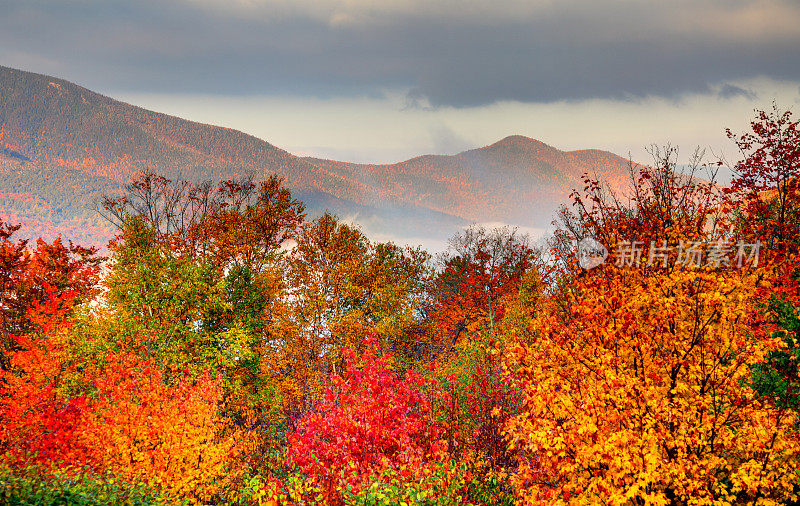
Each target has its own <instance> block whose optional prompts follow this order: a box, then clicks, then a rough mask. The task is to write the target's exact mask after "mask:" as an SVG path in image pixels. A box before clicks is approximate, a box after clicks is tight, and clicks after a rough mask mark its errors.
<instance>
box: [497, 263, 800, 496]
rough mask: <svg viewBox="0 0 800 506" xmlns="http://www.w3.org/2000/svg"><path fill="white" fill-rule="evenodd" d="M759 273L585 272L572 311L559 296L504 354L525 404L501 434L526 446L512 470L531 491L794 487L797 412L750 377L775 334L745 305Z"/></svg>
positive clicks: (718, 491) (690, 492) (648, 492)
mask: <svg viewBox="0 0 800 506" xmlns="http://www.w3.org/2000/svg"><path fill="white" fill-rule="evenodd" d="M756 281H757V276H756V275H754V274H746V273H741V272H734V271H731V272H728V273H720V272H716V273H712V272H700V271H694V272H674V273H672V274H671V275H669V276H667V275H663V274H662V275H659V274H652V275H650V276H645V277H644V278H641V277H639V276H638V275H637V274H634V273H631V272H627V271H617V270H608V271H607V272H606V275H605V279H601V278H592V277H586V278H583V279H582V280H581V281H580V282H579V285H578V287H577V289H576V291H575V292H574V295H570V298H571V300H570V301H569V303H570V304H572V305H573V308H574V309H575V310H574V311H572V312H571V313H568V314H567V315H566V316H565V315H564V313H561V312H559V311H558V307H557V306H556V305H551V306H550V307H548V308H547V309H546V311H545V312H544V314H542V315H541V316H539V317H537V318H535V319H534V320H533V322H532V329H533V333H534V335H535V336H537V337H536V339H534V340H533V341H531V342H528V343H521V344H520V345H518V346H516V347H514V348H512V350H511V353H510V354H509V360H510V362H509V365H510V366H511V367H512V368H516V370H517V374H518V378H517V380H516V381H517V385H518V386H519V387H520V388H522V389H524V397H525V398H524V405H525V406H526V409H525V410H524V411H523V412H522V413H520V414H519V415H517V416H516V417H513V418H512V419H511V421H510V423H509V425H508V427H507V437H508V439H509V440H510V441H511V443H512V444H513V445H514V446H515V447H516V448H518V449H520V450H521V451H522V454H521V455H522V456H521V458H520V460H519V464H520V467H519V474H518V475H517V477H516V478H514V482H515V484H516V485H517V486H519V487H520V488H521V491H522V493H523V494H524V496H525V497H526V499H527V500H529V501H531V502H534V503H547V502H551V501H556V502H558V501H557V500H556V498H561V499H560V500H564V498H565V497H570V498H571V500H577V501H583V502H594V501H599V500H601V498H602V500H604V501H610V502H611V503H615V504H623V503H625V502H626V501H628V500H630V499H632V498H638V499H639V500H646V501H651V502H654V503H659V502H662V503H663V502H665V501H666V502H669V500H671V499H670V498H671V497H687V498H690V502H692V501H693V502H692V503H693V504H702V503H704V502H707V501H710V500H711V498H716V500H719V501H722V503H723V504H728V502H727V501H729V500H730V499H729V498H730V497H734V496H735V495H736V494H737V493H739V492H740V491H743V493H748V492H747V490H751V489H750V488H749V487H750V486H749V485H748V481H752V480H755V481H756V482H758V483H761V484H763V483H767V482H769V483H772V484H773V485H772V486H771V487H769V488H768V489H764V488H763V487H762V488H760V489H759V490H760V493H761V494H765V495H766V497H773V498H786V497H789V496H790V495H791V492H792V491H791V487H788V486H786V483H788V481H791V479H792V477H791V476H789V475H790V474H791V472H790V471H789V469H790V468H791V466H790V465H787V463H788V462H789V461H791V459H794V458H797V457H798V456H800V453H798V452H799V451H800V449H799V448H798V446H797V443H796V441H794V439H793V438H792V437H791V433H790V432H787V431H789V429H790V427H791V424H792V423H793V422H792V420H793V415H791V414H789V413H786V412H782V411H780V410H778V409H776V408H775V407H774V406H772V405H771V404H769V403H768V402H765V401H764V400H763V399H759V398H758V397H757V396H756V395H755V393H754V392H753V391H752V390H750V389H749V388H748V387H746V386H744V385H746V384H747V381H748V378H749V377H750V374H751V370H752V369H751V368H752V366H753V365H754V364H757V363H759V362H760V361H761V360H763V358H764V356H765V353H766V351H767V350H770V349H776V347H779V346H781V345H780V343H779V342H777V341H776V340H775V339H773V338H770V337H769V336H768V335H765V334H764V333H762V332H761V331H759V330H754V329H751V328H748V327H747V322H746V320H745V319H743V318H742V315H744V314H747V313H749V312H750V311H751V310H752V307H753V306H752V304H753V301H754V295H755V293H756V292H755V284H756ZM613 297H616V298H618V303H617V304H606V303H604V301H607V300H610V299H611V298H613ZM551 304H552V303H551ZM665 304H667V305H672V306H674V307H675V311H668V312H666V313H664V312H662V311H661V309H662V307H663V306H664V305H665ZM742 333H746V334H749V335H750V336H751V337H750V339H748V340H747V341H745V342H742V341H741V340H740V338H739V336H740V335H741V334H742ZM778 447H780V448H781V450H780V452H775V451H774V450H775V449H776V448H778ZM765 450H766V452H765ZM754 463H758V465H756V464H754ZM759 466H760V467H759ZM537 476H538V477H541V478H540V479H536V480H533V479H534V478H535V477H537ZM532 480H533V481H532ZM787 480H788V481H787Z"/></svg>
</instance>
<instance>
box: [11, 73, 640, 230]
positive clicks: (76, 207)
mask: <svg viewBox="0 0 800 506" xmlns="http://www.w3.org/2000/svg"><path fill="white" fill-rule="evenodd" d="M627 166H628V163H627V161H625V160H624V159H622V158H620V157H618V156H616V155H613V154H611V153H608V152H603V151H595V150H586V151H572V152H564V151H560V150H558V149H556V148H553V147H551V146H548V145H546V144H543V143H541V142H538V141H535V140H533V139H529V138H526V137H521V136H513V137H508V138H506V139H503V140H501V141H499V142H497V143H495V144H492V145H491V146H486V147H484V148H480V149H474V150H470V151H466V152H463V153H460V154H458V155H454V156H439V155H426V156H421V157H417V158H413V159H411V160H407V161H404V162H400V163H396V164H391V165H364V164H351V163H346V162H336V161H331V160H321V159H315V158H300V157H297V156H294V155H292V154H290V153H288V152H286V151H284V150H282V149H280V148H278V147H276V146H273V145H271V144H269V143H268V142H265V141H263V140H260V139H258V138H256V137H253V136H251V135H247V134H245V133H242V132H239V131H236V130H232V129H229V128H222V127H216V126H212V125H206V124H201V123H195V122H192V121H187V120H184V119H181V118H177V117H174V116H169V115H166V114H160V113H157V112H152V111H148V110H145V109H142V108H140V107H136V106H132V105H129V104H126V103H123V102H119V101H116V100H113V99H111V98H109V97H105V96H103V95H100V94H97V93H95V92H92V91H90V90H88V89H85V88H82V87H80V86H78V85H75V84H73V83H70V82H67V81H64V80H61V79H57V78H53V77H48V76H43V75H39V74H33V73H29V72H24V71H20V70H15V69H11V68H7V67H0V215H1V216H3V217H5V218H6V219H9V220H11V221H20V222H22V223H23V224H24V229H23V234H24V235H28V236H32V237H35V236H38V235H43V236H52V235H54V234H55V233H57V232H61V233H63V234H64V235H65V236H66V237H67V238H70V239H75V240H80V241H83V242H93V243H103V242H104V241H105V240H106V239H107V238H108V237H109V234H110V230H109V229H108V227H107V225H105V224H104V223H103V222H102V221H101V220H100V219H99V218H98V217H97V216H95V215H94V214H93V212H92V211H90V210H89V206H90V204H91V202H92V201H93V200H95V199H97V198H98V197H99V196H100V195H102V194H106V193H114V192H116V191H118V190H119V188H120V186H121V185H122V184H123V183H124V182H126V181H128V180H130V178H131V177H132V176H133V175H134V174H135V173H136V172H138V171H139V170H142V169H155V170H157V171H158V172H161V173H163V174H166V175H167V176H169V177H177V176H180V177H184V178H188V179H192V180H202V179H212V180H220V179H227V178H230V177H234V176H237V175H241V174H244V173H251V172H252V173H254V174H255V175H256V176H262V175H265V174H272V173H275V174H278V175H279V176H280V177H282V178H284V180H285V182H286V184H287V186H288V187H289V188H291V189H292V191H293V192H294V193H295V194H296V195H297V196H299V197H300V198H301V199H303V200H304V201H305V202H306V204H307V206H308V207H309V210H310V211H311V214H317V213H319V212H321V211H322V210H323V209H331V210H333V211H335V212H337V213H339V214H340V215H341V216H345V217H350V218H353V219H355V220H357V221H359V222H360V223H362V224H363V226H364V227H365V229H366V230H367V231H368V232H372V233H381V234H386V235H391V236H396V237H437V238H441V237H443V236H447V235H449V234H450V232H451V231H452V230H453V229H454V228H455V227H457V226H461V225H464V224H466V223H468V222H471V221H503V222H508V223H514V224H519V225H523V226H546V225H547V224H548V223H549V222H550V220H551V219H552V213H553V211H554V210H555V209H556V208H557V206H558V205H559V204H560V203H562V202H564V201H565V199H566V196H567V195H568V193H569V191H570V190H571V189H572V188H574V187H578V186H580V185H581V181H580V177H581V175H582V174H583V173H584V172H590V173H597V174H600V175H602V176H604V177H607V178H609V179H610V180H612V181H615V182H619V183H620V184H621V182H622V181H623V178H624V176H625V174H626V173H627Z"/></svg>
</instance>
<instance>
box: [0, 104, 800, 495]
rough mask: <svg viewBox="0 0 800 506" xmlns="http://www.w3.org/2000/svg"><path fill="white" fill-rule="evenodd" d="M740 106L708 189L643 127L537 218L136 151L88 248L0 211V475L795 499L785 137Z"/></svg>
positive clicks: (798, 391) (35, 481)
mask: <svg viewBox="0 0 800 506" xmlns="http://www.w3.org/2000/svg"><path fill="white" fill-rule="evenodd" d="M154 128H158V126H157V125H155V126H154ZM751 130H752V131H751V132H749V133H745V134H740V135H734V134H729V136H730V137H731V138H733V139H734V141H735V142H736V144H737V146H738V147H739V148H740V150H741V152H742V160H741V161H739V162H738V163H737V164H736V166H735V171H736V174H737V175H736V177H735V178H734V179H733V181H732V182H731V184H730V185H729V186H727V187H725V186H724V185H722V184H719V183H717V182H714V181H713V180H707V179H704V178H703V174H704V173H703V167H704V165H703V157H702V153H699V152H698V153H696V154H695V156H694V157H692V159H691V160H690V164H689V169H688V170H687V171H680V170H678V169H677V166H678V165H677V164H678V153H677V151H676V150H675V149H673V148H670V147H667V148H666V149H663V150H658V149H653V150H652V154H653V155H654V160H653V163H652V164H650V165H646V166H645V165H639V164H634V163H631V166H630V171H631V181H630V187H629V191H628V192H627V193H625V194H620V193H619V192H618V191H617V190H618V189H619V182H618V181H614V182H611V184H610V185H609V184H607V182H604V181H600V180H594V179H592V178H591V177H589V176H588V175H587V176H585V177H584V182H585V185H584V187H583V188H582V189H578V190H576V191H575V192H574V193H573V195H572V200H573V205H572V206H571V208H570V209H564V210H563V211H562V212H561V213H560V216H559V217H560V220H561V221H560V224H559V226H558V229H557V230H556V231H555V232H554V233H553V234H552V235H551V236H550V237H548V238H546V240H543V241H540V242H539V243H536V244H534V243H532V242H531V241H530V239H529V238H527V237H526V236H524V235H522V234H519V233H518V232H517V231H515V230H511V229H508V228H506V229H496V230H488V229H485V228H481V227H471V228H469V229H466V230H464V231H461V232H460V233H458V234H456V235H455V236H454V237H453V239H452V240H451V241H450V243H449V246H448V248H447V250H446V251H444V252H442V253H440V254H438V255H435V256H432V255H430V254H428V253H427V252H425V251H424V250H422V249H421V248H412V247H400V246H397V245H395V244H392V243H382V242H375V241H373V240H371V239H370V238H369V237H367V236H366V235H365V234H364V233H363V232H362V231H361V230H360V229H359V228H358V227H357V226H355V225H352V224H349V223H346V222H343V221H342V220H339V219H338V218H337V217H335V216H333V215H331V214H327V213H324V214H321V215H319V216H317V217H307V216H306V212H305V209H304V206H303V205H302V204H301V203H300V202H299V201H297V200H295V199H294V198H293V197H292V195H291V193H290V192H289V191H288V190H286V188H284V187H283V183H282V181H280V180H279V179H278V178H277V177H271V178H267V179H266V180H265V181H263V182H257V181H255V180H254V179H253V178H248V177H245V178H240V179H236V180H231V181H222V182H219V183H215V184H212V183H200V184H198V183H191V182H187V181H181V180H173V179H170V178H169V177H167V176H165V175H158V174H156V173H155V172H152V171H147V172H144V173H141V174H140V175H139V176H138V177H137V178H135V179H134V180H133V181H132V182H131V183H130V184H129V185H128V186H127V187H126V192H127V193H125V194H123V195H121V196H109V197H107V198H106V199H104V200H103V207H102V209H101V211H102V212H103V213H104V214H105V215H106V216H107V217H108V218H109V219H110V220H111V222H112V223H113V224H114V225H115V226H116V227H117V232H118V235H117V237H116V239H115V240H114V241H113V242H112V243H111V244H110V245H109V251H110V259H108V261H107V262H106V263H105V264H104V263H103V262H104V260H103V259H101V258H99V257H98V256H97V251H95V250H93V249H86V248H82V247H80V246H75V245H72V244H66V245H65V244H64V243H63V242H62V241H60V240H55V241H53V242H50V243H48V242H44V241H39V242H37V243H36V244H35V245H33V244H28V243H27V242H25V241H18V240H16V239H15V238H14V233H15V232H16V231H17V228H16V226H12V225H9V224H6V223H2V222H0V267H2V268H1V269H0V282H2V290H3V291H2V294H1V295H0V318H2V319H1V320H0V324H2V328H0V332H1V333H2V343H3V347H2V350H1V351H2V362H0V365H1V366H2V367H0V420H2V424H0V478H1V479H0V502H2V501H4V502H9V503H25V501H33V500H34V499H33V497H34V496H35V497H36V498H39V499H41V498H45V499H42V500H41V501H40V502H45V503H48V504H49V503H58V502H59V501H61V502H65V501H66V502H69V500H68V499H65V497H77V495H80V496H81V497H86V496H90V497H96V499H95V502H99V503H102V502H103V501H105V502H109V503H130V504H154V503H156V504H163V503H167V504H261V505H277V504H332V505H340V504H381V505H384V504H385V505H389V504H406V505H410V504H426V505H427V504H448V505H449V504H475V505H510V504H618V505H646V504H653V505H660V504H663V505H689V504H696V505H700V504H718V505H728V504H731V505H732V504H794V503H796V502H797V501H798V500H799V499H800V498H799V497H798V491H800V480H798V475H797V471H796V469H797V467H798V463H800V432H798V427H799V426H800V419H799V418H798V414H800V411H799V410H800V379H798V370H799V369H798V363H799V362H798V361H800V344H798V343H800V316H798V315H799V314H800V310H798V308H800V290H799V289H798V280H800V269H798V264H797V259H798V256H797V255H798V248H799V247H800V220H798V210H800V200H799V197H800V195H798V192H797V177H798V175H799V174H798V172H799V171H800V165H798V163H799V162H798V160H800V135H798V123H797V122H796V121H792V117H791V114H790V113H789V112H786V113H783V112H779V111H778V109H777V108H775V109H774V110H773V111H772V112H763V113H761V112H760V113H758V116H757V117H756V119H755V120H754V121H753V123H752V125H751ZM496 148H497V149H500V148H503V147H502V146H499V147H496ZM714 166H715V164H714V163H711V164H708V167H710V169H711V170H712V171H713V169H714ZM712 179H713V178H712ZM586 241H589V242H588V244H591V245H594V246H593V247H595V248H597V245H598V244H600V245H602V246H604V247H605V248H607V253H608V256H607V257H603V258H602V259H601V261H600V262H597V263H594V264H591V265H587V264H585V263H582V262H583V260H585V257H584V256H581V255H584V253H585V251H584V252H582V251H581V250H580V249H579V248H581V247H584V246H580V245H585V244H587V242H586ZM745 245H747V247H748V249H747V254H745V249H744V247H745ZM637 248H638V249H637ZM689 252H691V255H692V256H691V258H692V259H694V261H692V262H686V260H687V258H689V254H690V253H689ZM654 258H655V259H656V261H653V259H654ZM101 267H103V269H104V270H103V271H102V276H101ZM70 494H71V495H70ZM76 494H77V495H76ZM39 499H37V500H39ZM47 501H49V502H47Z"/></svg>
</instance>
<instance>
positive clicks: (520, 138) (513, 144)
mask: <svg viewBox="0 0 800 506" xmlns="http://www.w3.org/2000/svg"><path fill="white" fill-rule="evenodd" d="M498 148H500V149H509V148H511V149H521V150H525V151H527V150H530V149H534V150H538V149H547V150H553V151H559V150H558V149H557V148H554V147H553V146H550V145H549V144H545V143H544V142H542V141H540V140H537V139H532V138H531V137H526V136H524V135H509V136H508V137H504V138H502V139H500V140H499V141H497V142H495V143H494V144H490V145H488V146H486V147H484V148H483V149H498Z"/></svg>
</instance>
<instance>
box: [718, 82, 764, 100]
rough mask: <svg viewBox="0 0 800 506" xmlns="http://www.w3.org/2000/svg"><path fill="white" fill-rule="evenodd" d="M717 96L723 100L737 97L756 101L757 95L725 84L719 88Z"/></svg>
mask: <svg viewBox="0 0 800 506" xmlns="http://www.w3.org/2000/svg"><path fill="white" fill-rule="evenodd" d="M717 95H718V96H719V97H720V98H723V99H726V100H728V99H732V98H737V97H742V98H746V99H747V100H757V99H758V94H757V93H756V92H754V91H753V90H746V89H744V88H741V87H739V86H736V85H734V84H730V83H725V84H723V85H722V86H720V88H719V90H718V91H717Z"/></svg>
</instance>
